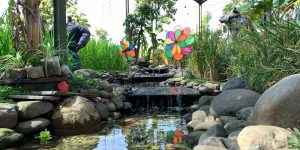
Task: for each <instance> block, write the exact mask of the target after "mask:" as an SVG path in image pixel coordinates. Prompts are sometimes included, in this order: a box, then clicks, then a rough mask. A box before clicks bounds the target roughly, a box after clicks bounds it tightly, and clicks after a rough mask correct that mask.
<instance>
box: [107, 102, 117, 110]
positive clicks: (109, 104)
mask: <svg viewBox="0 0 300 150" xmlns="http://www.w3.org/2000/svg"><path fill="white" fill-rule="evenodd" d="M106 106H107V109H108V111H109V112H115V111H116V110H117V108H116V106H115V104H114V103H112V102H107V103H106Z"/></svg>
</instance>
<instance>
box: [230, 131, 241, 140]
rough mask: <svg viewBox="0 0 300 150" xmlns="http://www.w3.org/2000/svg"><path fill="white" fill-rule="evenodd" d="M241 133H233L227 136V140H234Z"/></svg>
mask: <svg viewBox="0 0 300 150" xmlns="http://www.w3.org/2000/svg"><path fill="white" fill-rule="evenodd" d="M240 132H241V131H234V132H231V133H230V134H229V135H228V139H231V140H236V139H237V137H238V135H239V134H240Z"/></svg>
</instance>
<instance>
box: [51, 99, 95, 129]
mask: <svg viewBox="0 0 300 150" xmlns="http://www.w3.org/2000/svg"><path fill="white" fill-rule="evenodd" d="M53 112H54V113H53V115H52V127H53V130H54V131H56V132H58V133H59V134H61V133H62V134H81V133H87V132H94V131H96V130H99V128H100V127H101V118H100V116H99V113H98V111H97V110H96V107H95V104H94V103H93V102H91V101H90V100H88V99H86V98H83V97H80V96H74V97H69V98H67V99H65V100H64V101H63V102H61V103H60V104H58V105H57V106H56V107H55V108H54V110H53Z"/></svg>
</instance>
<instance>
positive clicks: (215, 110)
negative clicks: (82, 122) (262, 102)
mask: <svg viewBox="0 0 300 150" xmlns="http://www.w3.org/2000/svg"><path fill="white" fill-rule="evenodd" d="M259 96H260V94H258V93H257V92H254V91H251V90H248V89H235V90H228V91H224V92H223V93H221V94H219V95H218V96H216V97H215V98H214V100H213V101H212V102H211V105H210V108H209V111H210V114H211V115H213V116H215V117H219V116H235V115H236V113H237V112H238V111H239V110H240V109H242V108H245V107H253V106H254V105H255V103H256V101H257V99H258V98H259Z"/></svg>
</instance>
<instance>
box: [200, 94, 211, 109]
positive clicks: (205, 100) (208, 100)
mask: <svg viewBox="0 0 300 150" xmlns="http://www.w3.org/2000/svg"><path fill="white" fill-rule="evenodd" d="M214 97H215V96H206V95H204V96H201V97H200V99H199V103H198V106H199V107H201V106H204V105H210V103H211V102H212V100H213V99H214Z"/></svg>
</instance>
